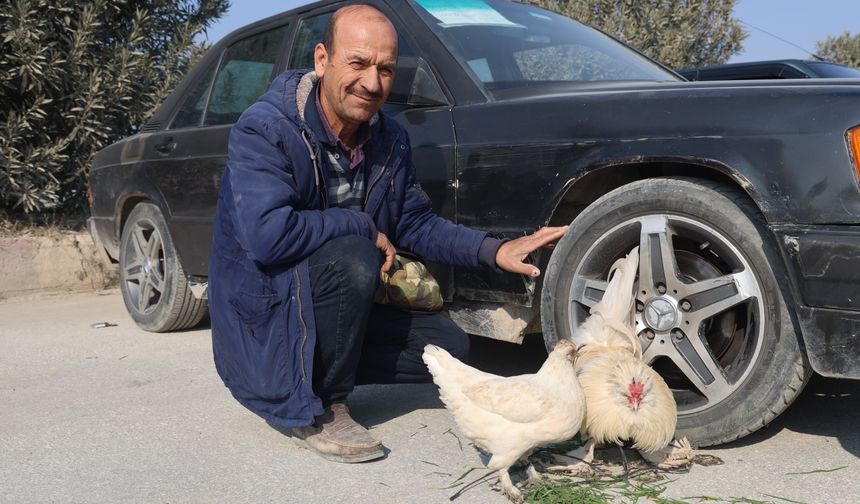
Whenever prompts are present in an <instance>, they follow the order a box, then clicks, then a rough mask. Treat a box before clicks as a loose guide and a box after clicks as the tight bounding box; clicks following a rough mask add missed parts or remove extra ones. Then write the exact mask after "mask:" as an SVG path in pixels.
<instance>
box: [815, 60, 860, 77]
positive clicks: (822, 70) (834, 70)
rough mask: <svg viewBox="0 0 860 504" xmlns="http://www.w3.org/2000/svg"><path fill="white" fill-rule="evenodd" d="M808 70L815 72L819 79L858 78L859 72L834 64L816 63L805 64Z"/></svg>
mask: <svg viewBox="0 0 860 504" xmlns="http://www.w3.org/2000/svg"><path fill="white" fill-rule="evenodd" d="M806 64H807V65H809V68H811V69H812V70H814V71H815V73H817V74H818V75H819V76H820V77H827V78H834V79H838V78H845V77H847V78H854V79H856V78H860V70H857V69H856V68H851V67H847V66H842V65H836V64H834V63H818V62H813V61H810V62H807V63H806Z"/></svg>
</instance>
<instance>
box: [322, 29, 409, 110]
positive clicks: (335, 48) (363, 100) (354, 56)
mask: <svg viewBox="0 0 860 504" xmlns="http://www.w3.org/2000/svg"><path fill="white" fill-rule="evenodd" d="M396 62H397V34H396V32H395V31H394V29H393V27H392V26H391V24H390V23H388V22H387V20H384V19H381V18H379V17H367V16H363V15H361V13H349V14H346V15H344V16H343V17H341V18H340V20H339V21H338V24H337V29H336V30H335V32H334V40H333V43H332V51H331V53H328V52H327V51H326V49H325V46H324V45H322V44H317V46H316V48H315V49H314V65H315V70H316V73H317V75H318V76H319V77H320V78H322V84H321V91H322V95H323V108H324V110H326V115H327V116H328V115H329V113H330V112H331V113H333V114H334V115H335V116H336V117H328V119H329V121H330V122H332V126H346V125H351V126H357V125H359V124H361V123H363V122H366V121H367V120H369V119H370V118H371V117H373V115H374V114H376V113H377V112H378V111H379V109H380V108H382V104H383V103H384V102H385V100H386V99H387V98H388V94H389V93H390V92H391V84H392V83H393V82H394V66H395V64H396ZM336 122H339V123H340V125H337V124H335V123H336Z"/></svg>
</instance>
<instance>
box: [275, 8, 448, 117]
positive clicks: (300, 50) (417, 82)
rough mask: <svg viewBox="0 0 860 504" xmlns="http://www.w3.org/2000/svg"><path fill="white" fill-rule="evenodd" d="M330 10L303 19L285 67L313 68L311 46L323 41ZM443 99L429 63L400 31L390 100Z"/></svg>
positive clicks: (412, 102) (415, 102) (425, 101)
mask: <svg viewBox="0 0 860 504" xmlns="http://www.w3.org/2000/svg"><path fill="white" fill-rule="evenodd" d="M331 14H332V13H331V12H326V13H324V14H319V15H316V16H314V17H309V18H305V19H303V20H302V21H301V22H300V23H299V29H298V30H296V38H295V41H294V42H293V48H292V51H291V53H290V59H289V64H288V65H287V68H290V69H300V68H313V67H314V47H316V45H317V44H318V43H320V42H322V39H323V35H324V34H325V29H326V26H327V25H328V20H329V18H331ZM444 101H445V95H444V93H443V92H442V89H441V88H440V87H439V83H438V81H437V80H436V79H435V76H434V75H433V72H432V71H431V70H430V66H429V65H428V64H427V62H426V61H424V59H423V58H420V57H418V56H416V55H415V52H414V51H413V50H412V47H411V46H410V45H409V44H408V43H407V42H406V40H405V39H404V38H403V36H402V35H400V34H398V36H397V70H396V71H395V74H394V83H393V84H392V87H391V94H390V95H389V97H388V102H389V103H399V104H410V105H423V104H435V103H440V102H444Z"/></svg>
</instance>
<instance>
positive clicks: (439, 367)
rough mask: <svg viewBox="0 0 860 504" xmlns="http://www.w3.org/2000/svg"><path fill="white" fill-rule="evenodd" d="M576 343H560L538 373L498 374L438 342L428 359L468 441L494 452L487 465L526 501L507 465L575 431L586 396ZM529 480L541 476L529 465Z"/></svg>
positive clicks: (513, 495) (427, 349)
mask: <svg viewBox="0 0 860 504" xmlns="http://www.w3.org/2000/svg"><path fill="white" fill-rule="evenodd" d="M575 353H576V346H575V345H574V344H573V343H571V342H569V341H559V342H558V344H557V345H556V346H555V348H554V349H553V351H552V352H551V353H550V354H549V357H547V360H546V362H544V364H543V366H541V368H540V370H539V371H538V372H537V373H536V374H526V375H520V376H511V377H507V378H503V377H499V376H496V375H492V374H489V373H484V372H483V371H479V370H477V369H475V368H473V367H471V366H468V365H466V364H463V363H462V362H460V361H459V360H457V359H455V358H454V357H452V356H451V355H450V354H449V353H448V352H446V351H445V350H443V349H441V348H439V347H436V346H434V345H427V346H426V347H424V356H423V358H424V362H425V363H426V364H427V368H428V369H429V370H430V373H431V374H432V375H433V381H434V382H436V385H438V386H439V391H440V397H441V399H442V402H444V403H445V405H446V406H447V407H448V410H449V411H450V412H451V414H452V415H454V420H455V421H456V422H457V425H458V426H459V427H460V429H461V430H462V431H463V434H465V435H466V437H468V438H469V439H471V440H472V441H474V442H475V444H476V445H477V446H479V447H480V448H482V449H483V450H485V451H487V452H489V453H490V454H492V458H491V459H490V461H489V462H488V463H487V467H488V468H490V469H493V470H498V474H499V482H500V483H501V486H502V491H503V492H504V493H505V495H507V496H508V498H509V499H510V500H512V501H513V502H517V503H519V502H522V501H523V494H522V492H521V491H520V490H519V489H518V488H517V487H516V486H514V484H513V482H512V481H511V477H510V474H508V469H509V468H510V467H511V466H512V465H513V464H515V463H516V462H517V461H518V460H520V459H527V458H528V456H529V455H530V454H531V453H532V451H533V450H534V449H535V448H537V447H540V446H545V445H549V444H553V443H559V442H561V441H565V440H568V439H570V438H572V437H573V436H575V435H576V433H577V431H579V428H580V425H582V420H583V416H584V413H585V398H584V397H583V393H582V389H581V388H580V386H579V383H578V382H577V379H576V372H575V371H574V368H573V360H574V355H575ZM527 473H528V475H529V482H534V481H536V480H537V479H539V478H540V475H539V474H538V473H537V471H536V470H535V468H534V466H532V465H531V464H529V466H528V469H527Z"/></svg>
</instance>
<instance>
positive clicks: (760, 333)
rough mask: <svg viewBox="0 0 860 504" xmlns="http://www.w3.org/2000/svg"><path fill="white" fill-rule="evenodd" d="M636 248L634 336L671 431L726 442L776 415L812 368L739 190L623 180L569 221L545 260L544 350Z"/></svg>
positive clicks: (770, 251)
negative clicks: (659, 381) (672, 403)
mask: <svg viewBox="0 0 860 504" xmlns="http://www.w3.org/2000/svg"><path fill="white" fill-rule="evenodd" d="M637 245H638V246H639V251H640V263H639V280H638V283H637V290H636V307H637V308H636V310H637V313H636V331H637V333H638V334H639V339H640V341H641V343H642V347H643V350H644V358H645V360H646V362H648V363H649V364H650V365H651V366H652V367H653V368H654V369H655V370H657V371H658V372H659V373H660V375H661V376H662V377H663V378H664V379H665V380H666V383H667V384H668V385H669V387H670V388H671V389H672V390H673V392H674V395H675V399H676V402H677V404H678V432H677V435H678V436H687V437H688V438H689V439H690V441H691V442H693V443H694V444H696V445H698V446H710V445H714V444H720V443H725V442H728V441H732V440H734V439H737V438H740V437H743V436H746V435H747V434H750V433H752V432H754V431H756V430H757V429H759V428H761V427H762V426H764V425H766V424H767V423H768V422H770V421H771V420H773V419H774V418H775V417H776V416H777V415H778V414H779V413H781V412H782V411H783V410H785V408H786V407H788V405H789V404H790V403H791V402H792V401H793V400H794V398H795V397H796V396H797V395H798V394H799V393H800V391H801V390H802V388H803V386H804V385H805V383H806V381H807V380H808V378H809V376H810V374H811V371H810V369H809V367H808V365H807V364H806V362H805V360H804V356H803V354H802V351H801V348H800V345H799V342H798V338H797V335H796V331H795V328H794V325H793V323H792V320H791V316H790V314H789V311H788V307H787V304H786V300H785V298H784V297H783V286H782V285H781V282H780V280H779V279H778V278H780V277H779V274H778V273H777V274H775V271H777V272H778V271H780V266H779V254H778V252H777V250H776V248H775V247H773V246H772V244H771V242H770V240H769V238H768V235H767V232H766V229H765V227H764V223H763V220H762V218H761V216H760V215H759V213H758V210H757V208H755V207H754V206H753V205H752V204H751V203H750V202H749V200H748V199H747V197H746V195H745V194H743V193H741V192H739V191H737V190H734V189H731V188H727V187H724V186H721V185H719V184H715V183H712V182H708V181H703V180H697V179H688V178H680V177H665V178H656V179H648V180H642V181H638V182H633V183H631V184H628V185H625V186H622V187H620V188H618V189H616V190H614V191H612V192H610V193H608V194H606V195H604V196H603V197H601V198H600V199H598V200H597V201H596V202H594V203H593V204H592V205H590V206H589V207H588V208H586V209H585V210H584V211H583V212H582V213H581V214H580V215H579V216H577V218H576V219H575V220H574V221H573V223H572V224H571V226H570V229H569V230H568V232H567V234H566V235H565V237H564V238H563V239H562V240H561V241H560V242H559V244H558V246H557V247H556V250H555V252H554V253H553V256H552V258H551V260H550V262H549V265H548V267H547V275H546V281H545V283H544V287H543V291H542V305H541V318H542V323H543V327H544V337H545V339H546V343H547V345H548V346H550V345H554V343H555V341H557V340H558V339H561V338H569V337H570V335H571V334H572V331H573V330H574V328H576V327H577V326H579V324H581V323H582V321H583V320H585V318H586V317H587V316H588V311H589V309H590V307H591V306H593V305H594V304H595V303H597V302H598V301H599V300H600V298H601V297H602V295H603V292H604V290H605V286H606V276H607V274H608V272H609V267H610V265H612V263H613V262H614V261H615V260H616V259H618V258H620V257H623V256H624V255H625V254H626V253H627V252H629V251H630V249H632V248H633V247H635V246H637Z"/></svg>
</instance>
